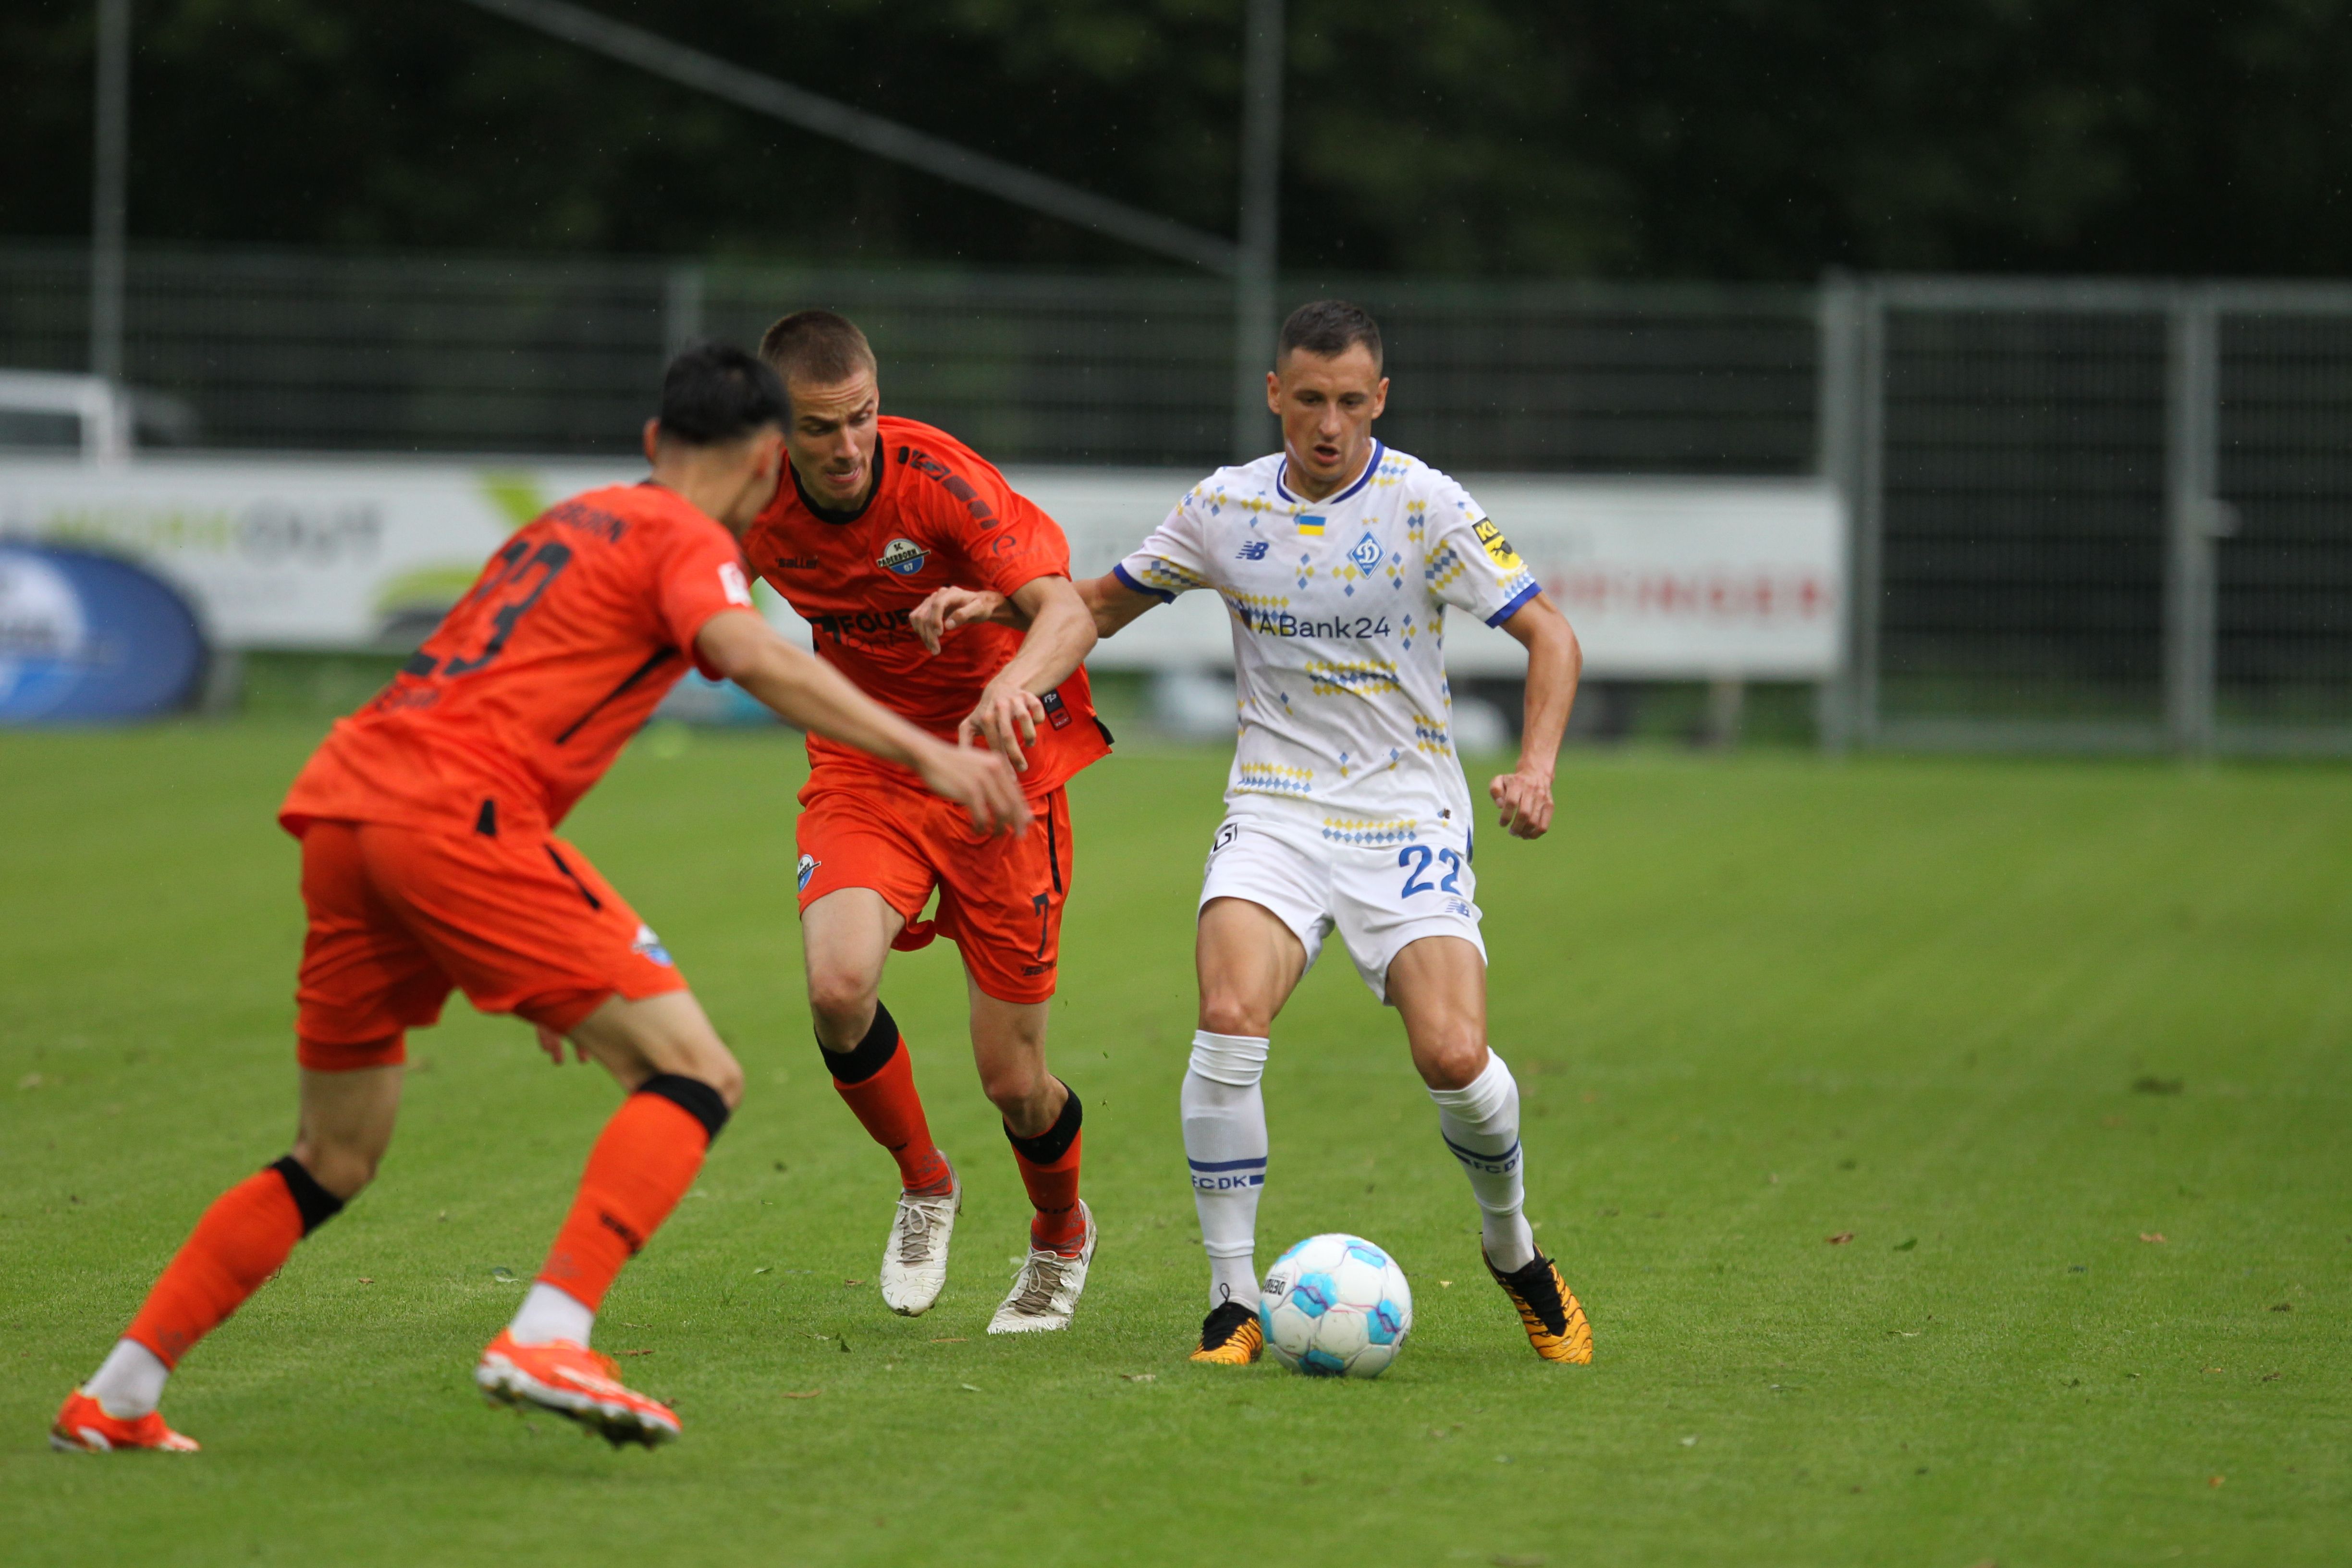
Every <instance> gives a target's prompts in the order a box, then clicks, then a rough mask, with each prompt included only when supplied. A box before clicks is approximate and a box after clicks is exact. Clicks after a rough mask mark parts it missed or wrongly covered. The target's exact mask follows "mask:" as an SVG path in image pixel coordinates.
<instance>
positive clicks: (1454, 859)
mask: <svg viewBox="0 0 2352 1568" xmlns="http://www.w3.org/2000/svg"><path fill="white" fill-rule="evenodd" d="M1432 859H1436V860H1441V861H1443V862H1444V864H1445V865H1446V867H1447V868H1448V869H1447V870H1446V873H1445V875H1444V876H1443V877H1441V878H1440V879H1437V880H1436V881H1434V882H1431V881H1426V880H1424V879H1423V873H1424V872H1426V871H1427V870H1428V869H1429V863H1430V861H1431V860H1432ZM1397 864H1398V865H1400V866H1402V867H1404V868H1405V874H1404V887H1403V888H1402V889H1400V890H1399V891H1398V893H1397V897H1398V898H1400V899H1409V898H1411V897H1412V896H1413V895H1414V894H1415V893H1458V892H1460V891H1461V890H1462V857H1461V855H1460V854H1459V853H1458V852H1457V851H1454V850H1452V849H1440V850H1439V851H1437V853H1436V854H1435V855H1434V856H1432V855H1431V854H1430V852H1429V846H1428V845H1426V844H1408V845H1406V846H1405V847H1403V848H1402V849H1400V850H1398V851H1397Z"/></svg>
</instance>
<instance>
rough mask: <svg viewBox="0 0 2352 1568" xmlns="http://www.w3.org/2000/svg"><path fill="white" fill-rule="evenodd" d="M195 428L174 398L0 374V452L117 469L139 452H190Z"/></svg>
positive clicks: (67, 379)
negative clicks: (66, 457) (72, 456)
mask: <svg viewBox="0 0 2352 1568" xmlns="http://www.w3.org/2000/svg"><path fill="white" fill-rule="evenodd" d="M196 428H197V426H196V411H195V410H194V409H193V408H191V407H189V406H188V405H186V404H185V403H183V402H182V401H180V399H178V398H176V397H168V396H165V395H163V394H161V393H155V392H142V391H139V390H137V389H135V388H132V387H128V386H122V385H120V384H116V383H113V382H110V381H106V380H104V379H102V378H100V377H99V376H95V375H67V374H60V373H58V372H56V371H46V370H0V452H9V451H16V452H45V453H50V454H58V453H65V452H77V451H78V452H79V453H80V454H81V455H82V458H83V459H84V460H85V461H88V462H93V463H108V462H120V461H121V460H122V459H123V458H128V457H129V456H131V452H132V450H133V449H134V448H136V447H184V446H188V445H191V444H192V443H194V440H195V439H196Z"/></svg>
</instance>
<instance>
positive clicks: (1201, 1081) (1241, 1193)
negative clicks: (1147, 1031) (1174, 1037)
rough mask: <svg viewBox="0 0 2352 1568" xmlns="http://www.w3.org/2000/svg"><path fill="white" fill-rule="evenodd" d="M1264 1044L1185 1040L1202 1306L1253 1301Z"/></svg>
mask: <svg viewBox="0 0 2352 1568" xmlns="http://www.w3.org/2000/svg"><path fill="white" fill-rule="evenodd" d="M1265 1052H1266V1042H1265V1040H1263V1039H1259V1038H1254V1037H1249V1036H1246V1035H1213V1034H1211V1033H1210V1032H1209V1031H1208V1030H1206V1029H1202V1030H1201V1031H1199V1032H1198V1033H1196V1034H1195V1035H1193V1037H1192V1062H1191V1064H1190V1065H1189V1066H1188V1067H1187V1068H1185V1071H1184V1091H1183V1096H1182V1103H1183V1107H1184V1158H1185V1161H1186V1162H1187V1163H1189V1164H1191V1166H1192V1207H1193V1209H1194V1211H1195V1212H1196V1213H1198V1214H1199V1215H1200V1216H1201V1245H1202V1247H1203V1248H1204V1249H1205V1250H1206V1251H1207V1252H1208V1254H1209V1305H1210V1306H1212V1307H1216V1306H1221V1305H1223V1303H1224V1302H1227V1301H1240V1302H1243V1303H1244V1304H1245V1305H1247V1306H1249V1307H1251V1308H1253V1309H1255V1307H1256V1305H1257V1298H1258V1277H1257V1197H1258V1194H1260V1193H1262V1192H1264V1191H1265V1095H1264V1094H1263V1093H1262V1092H1261V1091H1260V1090H1259V1089H1258V1079H1261V1078H1262V1077H1264V1076H1265Z"/></svg>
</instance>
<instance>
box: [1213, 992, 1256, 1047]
mask: <svg viewBox="0 0 2352 1568" xmlns="http://www.w3.org/2000/svg"><path fill="white" fill-rule="evenodd" d="M1201 1027H1202V1028H1203V1029H1206V1030H1207V1031H1208V1032H1209V1033H1211V1034H1213V1035H1239V1036H1242V1037H1245V1038H1251V1039H1264V1038H1265V1037H1266V1036H1267V1035H1268V1034H1270V1033H1272V1032H1273V1028H1274V1018H1273V1016H1272V1015H1271V1014H1269V1013H1268V1012H1267V1011H1266V1009H1265V1007H1264V1006H1262V1005H1258V1004H1256V1003H1253V1002H1251V1001H1248V1000H1246V999H1245V998H1244V997H1241V996H1238V995H1235V994H1232V993H1230V992H1220V991H1210V992H1203V993H1202V996H1201Z"/></svg>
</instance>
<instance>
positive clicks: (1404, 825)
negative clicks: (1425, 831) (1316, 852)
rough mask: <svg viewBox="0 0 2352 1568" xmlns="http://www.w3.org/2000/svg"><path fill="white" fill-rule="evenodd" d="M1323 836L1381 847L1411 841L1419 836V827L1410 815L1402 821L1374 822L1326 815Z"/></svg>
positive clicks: (1332, 839)
mask: <svg viewBox="0 0 2352 1568" xmlns="http://www.w3.org/2000/svg"><path fill="white" fill-rule="evenodd" d="M1323 837H1326V838H1328V839H1329V840H1330V841H1331V842H1332V843H1334V844H1353V845H1357V846H1360V847H1364V848H1369V849H1381V848H1386V847H1388V846H1390V845H1391V844H1411V843H1412V842H1413V841H1415V840H1416V839H1418V838H1419V837H1421V827H1420V824H1419V823H1417V822H1415V821H1414V820H1413V819H1412V818H1411V817H1407V818H1405V819H1404V820H1403V821H1402V822H1374V821H1369V820H1366V819H1363V818H1360V817H1353V816H1327V817H1325V818H1324V819H1323Z"/></svg>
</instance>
